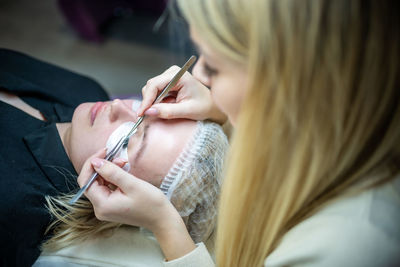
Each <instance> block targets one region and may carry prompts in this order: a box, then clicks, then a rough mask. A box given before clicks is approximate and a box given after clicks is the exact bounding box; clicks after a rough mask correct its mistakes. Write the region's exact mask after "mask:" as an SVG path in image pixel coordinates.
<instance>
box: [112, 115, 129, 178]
mask: <svg viewBox="0 0 400 267" xmlns="http://www.w3.org/2000/svg"><path fill="white" fill-rule="evenodd" d="M133 125H135V123H134V122H132V121H128V122H125V123H123V124H121V125H120V126H119V127H118V128H117V129H115V131H114V132H112V134H111V135H110V137H108V140H107V144H106V148H107V153H108V152H109V151H110V150H111V149H113V147H114V146H115V145H116V144H117V143H118V141H119V140H120V139H121V138H122V137H124V136H126V135H127V134H128V133H129V131H130V130H131V129H132V127H133ZM114 158H121V159H125V160H128V147H126V148H121V149H120V151H119V152H118V153H117V154H116V155H115V157H114ZM122 169H124V170H125V171H129V170H130V169H131V165H130V164H129V162H128V163H126V164H125V165H124V167H123V168H122Z"/></svg>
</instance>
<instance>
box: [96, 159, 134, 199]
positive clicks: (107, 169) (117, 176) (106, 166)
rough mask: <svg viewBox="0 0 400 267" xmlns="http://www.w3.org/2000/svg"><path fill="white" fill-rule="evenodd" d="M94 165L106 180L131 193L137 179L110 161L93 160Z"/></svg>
mask: <svg viewBox="0 0 400 267" xmlns="http://www.w3.org/2000/svg"><path fill="white" fill-rule="evenodd" d="M92 164H93V167H94V169H95V170H96V171H97V173H98V174H100V175H101V177H103V179H104V180H106V181H108V182H110V183H112V184H114V185H116V186H118V187H119V188H120V189H121V190H122V191H123V192H127V191H130V190H131V189H132V186H134V184H135V182H136V179H137V178H136V177H134V176H133V175H131V174H130V173H128V172H126V171H124V170H123V169H121V168H120V167H118V166H117V165H115V164H113V163H111V162H109V161H106V160H99V159H93V160H92Z"/></svg>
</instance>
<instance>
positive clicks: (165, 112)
mask: <svg viewBox="0 0 400 267" xmlns="http://www.w3.org/2000/svg"><path fill="white" fill-rule="evenodd" d="M162 114H163V117H164V118H165V119H171V118H172V113H171V111H170V110H169V109H164V110H163V112H162Z"/></svg>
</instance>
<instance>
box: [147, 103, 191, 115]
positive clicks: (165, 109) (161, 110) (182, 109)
mask: <svg viewBox="0 0 400 267" xmlns="http://www.w3.org/2000/svg"><path fill="white" fill-rule="evenodd" d="M144 114H145V115H148V116H153V117H158V118H161V119H182V118H189V119H190V117H189V115H190V114H191V108H190V103H189V102H183V103H159V104H154V105H153V106H152V107H151V108H150V109H148V110H147V111H146V112H145V113H144Z"/></svg>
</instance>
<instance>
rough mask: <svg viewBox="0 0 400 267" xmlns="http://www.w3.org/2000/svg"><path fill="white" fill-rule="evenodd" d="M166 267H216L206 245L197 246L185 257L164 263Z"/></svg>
mask: <svg viewBox="0 0 400 267" xmlns="http://www.w3.org/2000/svg"><path fill="white" fill-rule="evenodd" d="M164 266H165V267H214V266H215V264H214V262H213V260H212V258H211V256H210V254H209V253H208V251H207V248H206V246H205V245H204V243H199V244H196V248H195V249H194V250H193V251H191V252H190V253H188V254H186V255H185V256H183V257H180V258H178V259H175V260H172V261H166V262H164Z"/></svg>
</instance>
